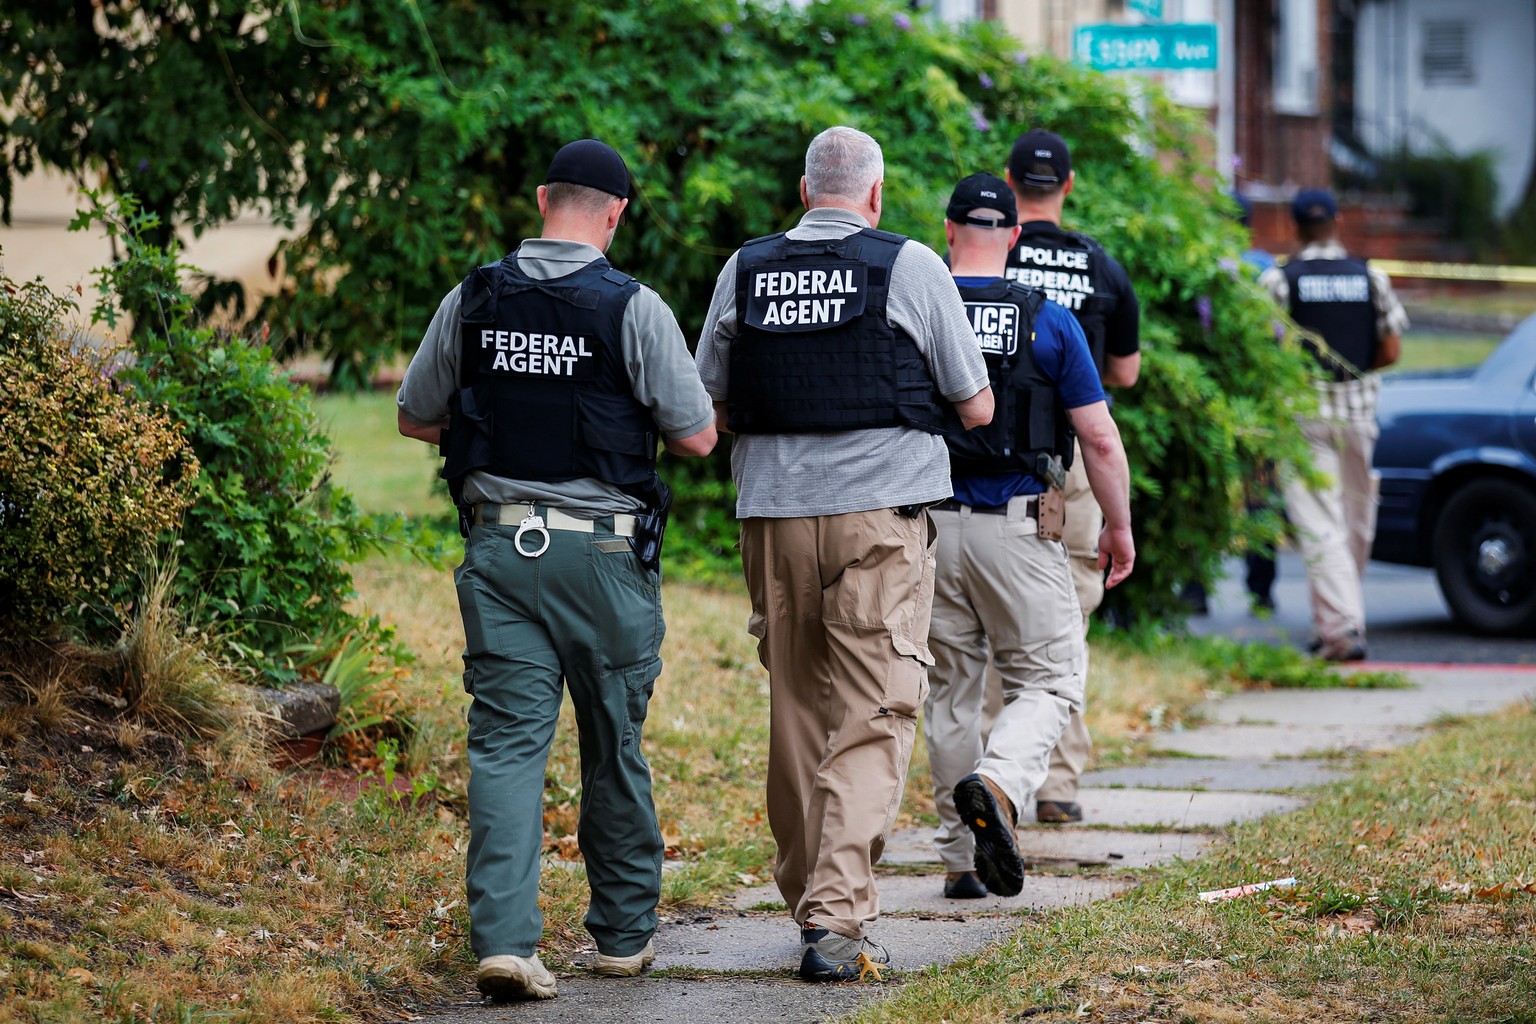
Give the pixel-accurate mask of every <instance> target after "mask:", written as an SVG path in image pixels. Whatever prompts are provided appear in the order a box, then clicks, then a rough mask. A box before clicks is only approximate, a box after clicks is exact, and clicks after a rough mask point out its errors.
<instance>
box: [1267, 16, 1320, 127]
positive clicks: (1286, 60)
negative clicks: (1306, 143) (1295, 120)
mask: <svg viewBox="0 0 1536 1024" xmlns="http://www.w3.org/2000/svg"><path fill="white" fill-rule="evenodd" d="M1276 14H1277V15H1278V18H1277V19H1276V25H1275V50H1274V60H1275V82H1274V87H1275V111H1276V112H1277V113H1281V114H1298V115H1303V116H1310V115H1313V114H1316V113H1317V0H1280V4H1279V8H1278V10H1277V11H1276Z"/></svg>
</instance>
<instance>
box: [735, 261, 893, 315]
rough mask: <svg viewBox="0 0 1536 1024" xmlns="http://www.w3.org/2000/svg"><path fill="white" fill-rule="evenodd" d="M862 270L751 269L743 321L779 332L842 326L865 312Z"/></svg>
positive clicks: (840, 266)
mask: <svg viewBox="0 0 1536 1024" xmlns="http://www.w3.org/2000/svg"><path fill="white" fill-rule="evenodd" d="M867 270H868V268H867V267H865V266H864V265H863V264H862V263H853V262H851V261H844V260H836V261H833V262H829V263H817V264H809V265H808V264H805V263H800V262H796V263H795V264H794V269H792V270H791V269H781V268H779V267H775V268H773V269H762V270H754V271H752V273H751V276H750V277H749V278H748V280H747V308H746V310H745V311H743V313H742V322H743V323H746V324H747V325H749V326H751V327H756V328H757V329H759V330H763V331H776V332H781V333H798V332H800V331H819V330H823V329H824V328H828V327H841V326H842V325H843V324H846V323H847V322H848V321H850V320H852V319H854V318H855V317H857V316H860V315H862V314H863V312H864V302H865V296H866V294H867V288H866V283H867V281H866V279H867V273H866V272H867Z"/></svg>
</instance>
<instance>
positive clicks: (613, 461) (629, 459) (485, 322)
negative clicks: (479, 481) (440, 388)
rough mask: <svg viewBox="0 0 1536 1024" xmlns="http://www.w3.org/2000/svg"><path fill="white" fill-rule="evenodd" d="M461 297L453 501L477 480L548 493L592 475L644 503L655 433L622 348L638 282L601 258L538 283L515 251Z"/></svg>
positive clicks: (452, 407)
mask: <svg viewBox="0 0 1536 1024" xmlns="http://www.w3.org/2000/svg"><path fill="white" fill-rule="evenodd" d="M460 287H461V291H460V302H461V307H460V314H459V334H460V338H459V390H458V391H457V392H456V393H455V394H454V395H453V397H452V398H451V399H450V400H449V420H448V437H447V440H446V441H445V442H444V445H443V447H444V449H445V453H446V455H447V462H446V464H445V465H444V466H443V472H442V475H443V477H444V478H445V479H447V480H448V481H449V484H450V487H451V489H452V490H453V492H454V497H455V500H458V498H459V494H460V490H461V489H462V486H463V479H464V476H465V474H467V473H469V472H470V471H471V470H481V471H484V472H487V473H491V474H494V475H496V476H501V477H507V478H509V479H513V480H538V481H546V482H551V483H554V482H558V481H562V480H575V479H578V478H582V477H595V478H596V479H598V480H602V481H605V482H606V483H610V484H613V485H614V486H616V487H620V488H623V489H624V490H625V491H627V492H629V493H633V494H636V495H638V496H641V497H644V496H645V495H646V494H647V493H649V491H650V489H651V488H652V486H653V485H654V482H655V479H656V441H657V435H658V430H657V427H656V423H655V421H654V420H653V419H652V418H651V413H650V410H649V409H647V408H646V407H645V406H644V405H642V404H640V403H639V402H637V401H636V400H635V397H634V394H633V391H632V389H631V386H630V381H629V374H628V373H627V372H626V370H625V367H624V354H623V351H622V349H621V347H620V342H619V336H620V331H621V328H622V325H623V322H624V310H625V307H626V306H628V304H629V300H630V298H631V297H633V296H634V294H635V292H637V291H638V290H639V288H640V285H639V284H638V283H637V282H636V281H635V279H634V278H632V277H630V276H629V275H627V274H621V273H619V272H618V271H617V270H614V269H613V267H612V266H611V265H610V264H609V263H608V261H607V260H606V259H596V260H593V261H592V262H591V263H589V264H587V265H586V266H585V267H582V268H581V269H580V270H578V271H576V272H575V273H574V274H568V275H567V276H565V277H560V278H555V279H553V280H548V281H539V280H535V279H533V278H531V277H529V276H528V275H527V274H525V273H523V272H522V270H520V269H519V268H518V266H517V254H516V253H513V254H512V255H510V256H507V257H506V258H505V259H503V260H501V262H499V263H492V264H488V265H487V266H484V267H479V268H477V269H476V270H474V271H472V272H471V273H470V275H469V276H468V277H467V278H465V279H464V283H463V285H461V286H460Z"/></svg>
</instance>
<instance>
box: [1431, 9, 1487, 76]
mask: <svg viewBox="0 0 1536 1024" xmlns="http://www.w3.org/2000/svg"><path fill="white" fill-rule="evenodd" d="M1420 67H1421V68H1422V70H1423V74H1424V84H1425V85H1470V84H1472V82H1473V81H1474V80H1475V79H1474V76H1473V74H1472V24H1471V23H1470V22H1468V21H1466V20H1464V19H1460V18H1457V19H1450V18H1446V19H1435V20H1430V21H1425V22H1424V48H1423V50H1422V51H1421V52H1420Z"/></svg>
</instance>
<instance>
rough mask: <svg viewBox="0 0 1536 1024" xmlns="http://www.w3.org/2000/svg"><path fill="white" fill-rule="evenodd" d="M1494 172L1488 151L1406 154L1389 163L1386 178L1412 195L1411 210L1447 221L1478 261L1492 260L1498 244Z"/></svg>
mask: <svg viewBox="0 0 1536 1024" xmlns="http://www.w3.org/2000/svg"><path fill="white" fill-rule="evenodd" d="M1493 168H1494V155H1493V153H1492V152H1490V151H1488V150H1478V151H1477V152H1475V153H1465V154H1461V153H1453V152H1451V151H1450V150H1449V149H1441V150H1439V151H1437V152H1433V153H1404V154H1401V155H1399V156H1396V157H1393V158H1391V159H1389V160H1387V161H1385V163H1384V171H1385V173H1386V175H1387V180H1388V181H1391V182H1394V183H1396V184H1397V185H1398V186H1399V187H1400V188H1402V189H1403V190H1404V191H1406V192H1407V193H1408V201H1409V209H1410V211H1411V212H1412V213H1413V214H1415V215H1416V216H1419V217H1437V218H1439V219H1441V220H1443V221H1444V222H1445V227H1446V233H1447V234H1448V235H1449V236H1450V237H1451V238H1454V239H1456V240H1457V241H1458V242H1461V243H1463V244H1465V245H1466V246H1467V247H1468V248H1469V249H1470V250H1471V251H1472V253H1473V255H1474V256H1476V257H1478V258H1484V257H1487V256H1489V255H1490V251H1489V250H1490V247H1491V246H1493V245H1494V244H1495V242H1496V241H1497V235H1498V232H1497V230H1496V229H1497V227H1498V216H1497V214H1496V213H1495V208H1496V205H1497V201H1498V194H1499V186H1498V179H1497V178H1496V177H1495V176H1494V173H1493Z"/></svg>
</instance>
